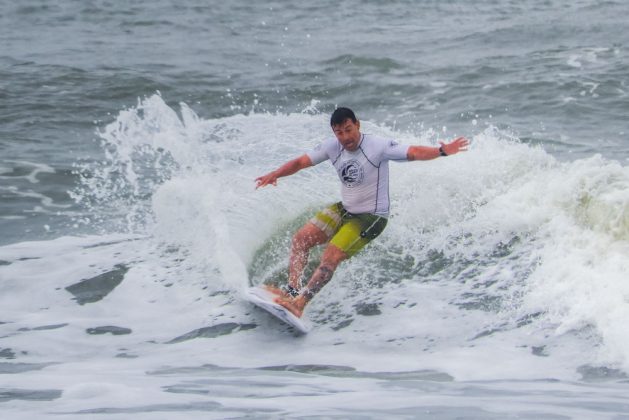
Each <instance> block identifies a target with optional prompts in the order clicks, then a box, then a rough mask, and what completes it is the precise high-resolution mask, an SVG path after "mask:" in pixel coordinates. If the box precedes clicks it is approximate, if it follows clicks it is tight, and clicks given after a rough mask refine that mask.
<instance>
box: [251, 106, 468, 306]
mask: <svg viewBox="0 0 629 420" xmlns="http://www.w3.org/2000/svg"><path fill="white" fill-rule="evenodd" d="M330 126H331V127H332V131H333V132H334V137H330V138H328V139H327V140H325V141H323V143H321V144H319V145H318V146H317V147H315V149H313V150H312V151H310V152H308V153H306V154H304V155H302V156H300V157H297V158H295V159H293V160H290V161H288V162H286V163H285V164H284V165H282V166H280V167H279V168H278V169H276V170H274V171H272V172H269V173H268V174H266V175H263V176H261V177H259V178H256V189H257V188H260V187H264V186H267V185H277V180H278V178H281V177H285V176H289V175H293V174H295V173H296V172H298V171H300V170H302V169H305V168H308V167H310V166H313V165H318V164H319V163H322V162H324V161H326V160H330V161H331V163H332V165H333V166H334V168H335V169H336V171H337V173H338V176H339V178H340V180H341V184H342V185H341V197H342V201H340V202H338V203H335V204H332V205H331V206H328V207H326V208H324V209H322V210H321V211H319V212H318V213H317V214H316V215H315V216H314V217H313V218H312V219H310V220H309V221H308V222H307V223H306V224H305V225H304V226H303V227H302V228H301V229H299V230H298V231H297V233H295V235H294V236H293V239H292V244H291V252H290V260H289V278H288V284H287V285H286V287H285V288H283V289H277V288H272V287H269V290H271V291H273V292H274V293H276V295H277V298H276V299H275V301H276V302H277V303H278V304H280V305H282V306H283V307H285V308H286V309H288V310H289V311H290V312H292V313H293V314H295V315H296V316H298V317H301V315H302V313H303V310H304V307H305V306H306V305H307V304H308V302H310V301H311V300H312V298H313V297H314V295H315V294H317V293H318V292H319V291H320V290H321V288H322V287H323V286H325V285H326V284H327V283H328V282H329V281H330V279H331V278H332V275H333V274H334V271H335V270H336V268H337V267H338V265H339V264H340V263H341V262H342V261H344V260H346V259H348V258H350V257H352V256H354V255H355V254H356V253H357V252H358V251H360V250H361V249H362V248H364V247H365V245H367V244H368V243H369V242H370V241H372V240H373V239H375V238H376V237H377V236H378V235H380V234H381V233H382V231H383V230H384V228H385V226H386V225H387V220H388V216H389V167H388V161H389V160H394V161H413V160H431V159H435V158H438V157H440V156H450V155H453V154H456V153H458V152H461V151H465V150H467V146H468V145H469V141H468V140H467V139H466V138H465V137H458V138H456V139H454V140H453V141H452V142H450V143H444V142H440V144H441V145H440V146H439V147H430V146H409V145H402V144H400V143H398V142H396V141H395V140H390V139H385V138H381V137H377V136H373V135H371V134H363V133H361V131H360V121H359V120H358V119H357V118H356V115H355V114H354V112H353V111H352V110H351V109H349V108H337V109H336V110H335V111H334V112H333V113H332V116H331V118H330ZM326 243H327V246H326V248H325V250H324V251H323V255H322V256H321V261H320V262H319V265H318V267H317V268H316V269H315V271H314V273H313V274H312V276H311V278H310V279H309V281H308V282H307V283H306V286H305V287H303V288H302V287H301V285H302V282H301V278H302V276H303V271H304V269H305V267H306V264H307V262H308V256H309V253H310V249H311V248H313V247H315V246H317V245H322V244H326Z"/></svg>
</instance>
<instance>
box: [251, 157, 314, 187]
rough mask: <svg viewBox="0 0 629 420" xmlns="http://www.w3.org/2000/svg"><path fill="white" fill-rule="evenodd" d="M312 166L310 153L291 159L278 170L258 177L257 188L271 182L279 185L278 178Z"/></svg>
mask: <svg viewBox="0 0 629 420" xmlns="http://www.w3.org/2000/svg"><path fill="white" fill-rule="evenodd" d="M310 166H312V161H311V160H310V157H309V156H308V155H302V156H300V157H298V158H296V159H293V160H290V161H288V162H286V163H285V164H283V165H282V166H280V167H279V168H277V169H276V170H274V171H272V172H269V173H268V174H266V175H262V176H261V177H258V178H256V189H258V188H260V187H264V186H266V185H269V184H272V185H277V179H278V178H281V177H283V176H289V175H292V174H294V173H296V172H299V171H301V170H302V169H305V168H308V167H310Z"/></svg>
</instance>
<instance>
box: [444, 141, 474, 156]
mask: <svg viewBox="0 0 629 420" xmlns="http://www.w3.org/2000/svg"><path fill="white" fill-rule="evenodd" d="M439 143H440V144H441V148H442V150H443V151H444V152H445V154H446V155H448V156H450V155H454V154H457V153H459V152H464V151H466V150H467V146H469V145H470V141H469V140H468V139H466V138H465V137H458V138H456V139H454V140H453V141H452V142H451V143H444V142H442V141H440V142H439Z"/></svg>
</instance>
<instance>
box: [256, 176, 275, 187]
mask: <svg viewBox="0 0 629 420" xmlns="http://www.w3.org/2000/svg"><path fill="white" fill-rule="evenodd" d="M277 178H278V177H277V175H276V173H275V171H273V172H269V173H268V174H266V175H262V176H261V177H258V178H256V190H257V189H258V188H260V187H265V186H267V185H269V184H271V185H273V186H277Z"/></svg>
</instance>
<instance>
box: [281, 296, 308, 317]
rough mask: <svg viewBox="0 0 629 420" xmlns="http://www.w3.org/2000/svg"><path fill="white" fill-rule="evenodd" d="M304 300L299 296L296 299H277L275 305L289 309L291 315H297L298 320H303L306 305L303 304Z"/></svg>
mask: <svg viewBox="0 0 629 420" xmlns="http://www.w3.org/2000/svg"><path fill="white" fill-rule="evenodd" d="M302 301H303V298H301V296H298V297H296V298H292V297H277V298H275V303H277V304H279V305H282V306H283V307H284V308H286V309H288V310H289V311H290V313H292V314H293V315H295V316H296V317H297V318H301V316H302V315H303V313H304V306H305V303H304V302H302Z"/></svg>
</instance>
